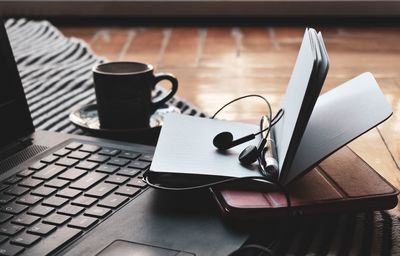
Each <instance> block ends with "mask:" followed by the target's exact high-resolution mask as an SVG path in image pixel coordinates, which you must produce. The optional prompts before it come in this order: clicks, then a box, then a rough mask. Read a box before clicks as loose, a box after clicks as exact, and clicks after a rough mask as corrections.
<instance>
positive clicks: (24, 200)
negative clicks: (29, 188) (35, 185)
mask: <svg viewBox="0 0 400 256" xmlns="http://www.w3.org/2000/svg"><path fill="white" fill-rule="evenodd" d="M42 199H43V198H42V197H40V196H34V195H25V196H23V197H20V198H19V199H18V200H17V203H19V204H26V205H34V204H36V203H37V202H39V201H41V200H42Z"/></svg>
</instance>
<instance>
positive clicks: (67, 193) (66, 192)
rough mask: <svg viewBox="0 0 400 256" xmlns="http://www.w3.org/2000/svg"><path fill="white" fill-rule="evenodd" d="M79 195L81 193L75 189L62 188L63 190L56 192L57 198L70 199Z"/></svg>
mask: <svg viewBox="0 0 400 256" xmlns="http://www.w3.org/2000/svg"><path fill="white" fill-rule="evenodd" d="M80 193H82V191H80V190H77V189H72V188H64V189H63V190H61V191H58V192H57V196H61V197H65V198H69V199H72V198H75V197H77V196H78V195H79V194H80Z"/></svg>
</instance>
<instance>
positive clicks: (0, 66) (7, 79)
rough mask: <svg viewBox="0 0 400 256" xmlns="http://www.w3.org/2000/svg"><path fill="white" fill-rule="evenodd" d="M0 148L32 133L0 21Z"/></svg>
mask: <svg viewBox="0 0 400 256" xmlns="http://www.w3.org/2000/svg"><path fill="white" fill-rule="evenodd" d="M0 23H1V24H0V148H1V147H3V146H5V145H7V144H9V143H11V142H12V141H14V140H16V139H18V138H22V137H24V136H27V135H29V134H30V133H32V132H33V131H34V127H33V124H32V118H31V116H30V113H29V109H28V104H27V102H26V98H25V93H24V90H23V88H22V84H21V79H20V77H19V73H18V70H17V66H16V64H15V60H14V56H13V53H12V50H11V46H10V43H9V40H8V36H7V33H6V30H5V28H4V25H3V22H2V21H1V20H0Z"/></svg>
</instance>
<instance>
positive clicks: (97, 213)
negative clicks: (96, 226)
mask: <svg viewBox="0 0 400 256" xmlns="http://www.w3.org/2000/svg"><path fill="white" fill-rule="evenodd" d="M110 212H111V210H110V209H107V208H103V207H97V206H95V207H92V208H90V209H89V210H87V211H86V212H85V214H84V215H87V216H92V217H96V218H103V217H105V216H107V215H108V214H109V213H110Z"/></svg>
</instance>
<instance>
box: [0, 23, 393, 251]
mask: <svg viewBox="0 0 400 256" xmlns="http://www.w3.org/2000/svg"><path fill="white" fill-rule="evenodd" d="M6 28H7V32H8V34H9V37H10V41H11V45H12V48H13V51H14V55H15V58H16V62H17V65H18V69H19V72H20V75H21V79H22V83H23V86H24V89H25V93H26V96H27V100H28V104H29V108H30V111H31V114H32V118H33V122H34V125H35V127H36V129H42V130H50V131H57V132H66V133H82V132H81V131H80V130H79V129H78V128H76V127H75V126H74V125H73V124H71V123H70V121H69V119H68V115H69V113H70V111H71V110H72V109H73V108H75V107H76V106H78V105H85V104H88V103H93V102H94V101H95V94H94V89H93V82H92V73H91V68H92V66H93V65H95V64H96V63H99V62H102V61H105V59H104V58H101V57H98V56H96V55H95V54H93V52H92V51H91V50H90V48H89V47H88V46H87V45H86V43H85V42H83V41H82V40H80V39H77V38H66V37H64V36H63V35H62V34H61V33H60V31H59V30H58V29H57V28H55V27H54V26H52V25H51V24H50V23H49V22H47V21H29V20H26V19H9V20H7V21H6ZM162 93H163V89H162V88H161V87H157V88H156V90H155V93H154V97H157V96H159V95H161V94H162ZM168 104H171V105H174V106H176V107H178V108H179V109H180V110H181V111H182V113H184V114H189V115H198V116H205V115H204V113H202V112H201V111H199V110H198V109H197V108H196V107H195V106H193V105H191V104H190V103H189V102H187V101H186V100H184V99H181V98H178V97H174V98H173V99H171V101H170V102H169V103H168ZM247 243H257V244H263V245H265V246H268V247H272V248H273V249H274V251H275V252H276V255H400V247H399V246H400V228H399V218H398V217H397V216H393V215H391V214H389V213H388V212H386V211H376V212H366V213H359V214H341V215H334V216H316V217H312V218H305V219H292V220H290V221H289V222H277V223H275V224H271V226H266V227H265V232H261V233H260V234H256V235H254V236H252V237H251V238H250V239H249V241H248V242H247ZM249 255H263V254H260V253H256V254H253V253H251V252H250V251H249Z"/></svg>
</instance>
